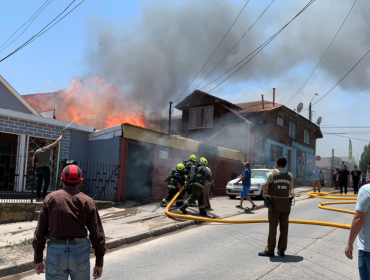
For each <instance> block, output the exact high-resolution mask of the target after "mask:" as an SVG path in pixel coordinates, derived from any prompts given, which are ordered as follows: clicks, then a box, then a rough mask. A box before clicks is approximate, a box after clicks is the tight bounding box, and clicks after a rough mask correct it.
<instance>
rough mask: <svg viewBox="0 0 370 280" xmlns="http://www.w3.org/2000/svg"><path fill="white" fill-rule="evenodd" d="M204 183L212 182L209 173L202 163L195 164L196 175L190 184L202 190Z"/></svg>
mask: <svg viewBox="0 0 370 280" xmlns="http://www.w3.org/2000/svg"><path fill="white" fill-rule="evenodd" d="M206 181H208V182H213V179H212V176H211V172H210V170H209V171H208V170H207V167H206V166H205V165H204V164H203V163H197V166H196V173H195V176H194V179H193V181H192V182H191V183H192V184H194V185H197V186H198V187H201V188H202V189H204V184H205V183H206Z"/></svg>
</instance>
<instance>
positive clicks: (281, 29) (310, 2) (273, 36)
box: [180, 0, 315, 101]
mask: <svg viewBox="0 0 370 280" xmlns="http://www.w3.org/2000/svg"><path fill="white" fill-rule="evenodd" d="M314 2H315V0H310V1H309V2H308V3H307V4H306V5H305V6H304V7H303V8H302V9H301V10H300V11H299V12H298V13H297V14H296V15H295V16H294V17H293V18H292V19H291V20H290V21H289V22H288V23H286V24H285V25H284V26H283V27H282V28H280V29H279V30H278V31H277V32H276V33H275V34H274V35H272V36H271V37H270V38H269V39H267V40H266V41H265V42H264V43H262V44H261V45H260V46H259V47H257V48H256V49H255V50H254V51H252V52H251V53H250V54H248V55H247V56H246V57H245V58H243V59H242V60H241V61H239V62H238V63H237V64H236V65H234V66H233V67H231V68H230V69H229V70H227V71H226V72H224V73H223V74H222V75H220V76H218V77H217V78H216V79H215V80H213V81H211V82H209V83H208V84H206V85H205V86H204V87H202V88H201V89H200V90H202V89H204V88H205V87H207V86H208V85H210V84H212V83H213V82H215V81H217V80H218V79H220V78H221V77H223V76H225V75H226V74H227V73H229V72H230V71H231V70H233V69H234V68H236V67H237V66H238V65H240V64H242V63H243V62H244V61H245V60H246V59H247V58H248V57H250V56H251V55H253V53H256V54H254V55H253V56H252V57H251V58H250V59H249V60H247V61H246V62H244V63H243V64H242V65H241V66H240V67H239V68H238V69H237V70H235V71H234V72H233V73H232V74H231V75H230V76H229V77H228V78H226V79H225V80H223V81H222V82H221V83H220V84H218V85H217V86H216V87H214V88H213V89H212V90H210V91H208V93H210V92H211V91H213V90H214V89H216V88H217V87H218V86H220V85H221V84H223V83H224V82H225V81H226V80H228V79H229V78H230V77H231V76H233V75H234V74H235V73H236V72H237V71H239V70H240V69H241V68H242V67H243V66H244V65H246V64H247V63H248V62H249V61H250V60H252V59H253V58H254V57H255V56H256V55H257V54H258V53H259V52H260V51H261V50H263V49H264V48H265V47H266V46H267V45H268V44H269V43H270V42H271V41H272V40H274V39H275V38H276V37H277V36H278V35H279V34H280V33H281V32H282V31H283V30H284V29H285V28H286V27H287V26H288V25H289V24H290V23H291V22H292V21H294V20H295V19H296V18H297V17H298V16H299V15H301V14H302V13H303V12H304V11H305V10H306V9H307V8H308V7H309V6H310V5H311V4H312V3H314ZM185 98H186V97H185ZM185 98H183V99H182V100H184V99H185ZM182 100H180V101H182Z"/></svg>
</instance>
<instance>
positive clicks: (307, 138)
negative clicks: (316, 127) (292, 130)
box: [303, 129, 310, 144]
mask: <svg viewBox="0 0 370 280" xmlns="http://www.w3.org/2000/svg"><path fill="white" fill-rule="evenodd" d="M303 142H304V143H305V144H310V133H309V132H308V130H307V129H305V130H304V131H303Z"/></svg>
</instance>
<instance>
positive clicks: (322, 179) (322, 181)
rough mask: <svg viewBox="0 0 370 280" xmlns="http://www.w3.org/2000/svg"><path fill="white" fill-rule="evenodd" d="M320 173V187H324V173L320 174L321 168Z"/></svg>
mask: <svg viewBox="0 0 370 280" xmlns="http://www.w3.org/2000/svg"><path fill="white" fill-rule="evenodd" d="M320 173H321V187H322V188H324V187H325V177H324V174H322V172H321V170H320Z"/></svg>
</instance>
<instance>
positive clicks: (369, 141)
mask: <svg viewBox="0 0 370 280" xmlns="http://www.w3.org/2000/svg"><path fill="white" fill-rule="evenodd" d="M325 134H330V135H333V136H337V137H344V138H348V139H353V140H359V141H365V142H368V143H370V140H365V139H358V138H353V137H347V136H342V135H338V134H331V133H325Z"/></svg>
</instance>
